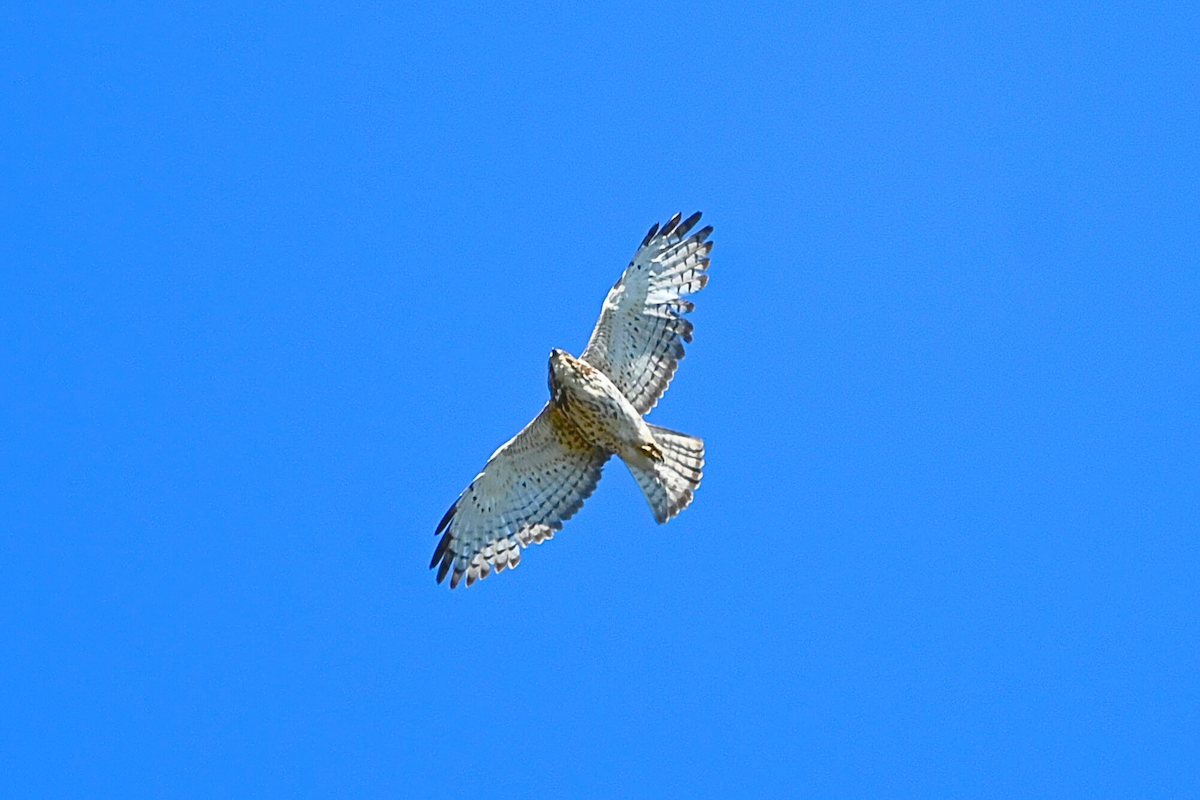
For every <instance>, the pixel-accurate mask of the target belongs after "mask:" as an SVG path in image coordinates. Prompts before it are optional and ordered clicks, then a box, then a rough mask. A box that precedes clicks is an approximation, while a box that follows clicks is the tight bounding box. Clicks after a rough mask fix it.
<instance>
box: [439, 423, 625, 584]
mask: <svg viewBox="0 0 1200 800" xmlns="http://www.w3.org/2000/svg"><path fill="white" fill-rule="evenodd" d="M561 413H562V412H561V411H558V410H557V409H555V408H554V407H553V406H551V405H549V404H547V405H546V407H545V408H543V409H542V413H540V414H538V415H537V416H536V417H535V418H534V420H533V422H530V423H529V424H528V425H526V426H525V429H524V430H522V431H521V432H520V433H518V434H517V435H516V436H514V437H513V438H512V439H511V440H510V441H509V442H508V443H507V444H505V445H504V446H502V447H501V448H500V449H499V450H497V451H496V452H495V454H493V455H492V457H491V458H489V459H488V462H487V464H486V465H484V467H483V472H481V473H479V474H478V475H477V476H476V477H475V480H473V481H471V485H470V486H468V487H467V488H466V489H465V490H464V491H463V493H462V494H461V495H459V497H458V500H456V501H454V505H452V506H450V510H449V511H447V512H446V516H445V517H443V518H442V521H441V524H439V525H438V527H437V531H436V533H438V534H442V540H441V541H440V542H439V543H438V546H437V550H436V551H434V554H433V561H432V562H431V563H430V565H429V568H430V569H433V568H434V567H438V574H437V579H438V583H441V582H442V580H443V579H444V578H445V577H446V573H447V572H450V570H451V569H452V568H453V570H454V574H453V575H452V576H451V578H450V588H454V587H455V586H458V582H459V581H460V580H462V577H463V575H464V574H465V575H466V576H467V586H470V585H471V584H472V583H474V582H475V580H476V579H478V578H486V577H487V576H488V575H489V574H491V571H492V569H493V568H494V569H495V570H496V571H497V572H500V571H502V570H503V569H505V568H506V567H516V566H517V564H518V563H520V561H521V548H522V547H528V546H529V545H530V544H533V543H536V542H541V541H543V540H545V539H549V538H550V537H551V536H553V535H554V532H555V531H556V530H558V529H559V528H561V527H562V524H563V521H564V520H566V519H569V518H570V517H571V515H573V514H574V513H575V512H576V511H578V510H579V509H580V508H582V507H583V501H584V500H586V499H587V498H588V497H589V496H591V494H592V492H593V491H594V490H595V488H596V483H597V482H598V481H599V480H600V469H601V468H602V467H603V466H604V462H606V461H607V460H608V458H609V455H610V453H608V452H607V451H605V450H602V449H600V448H597V447H593V446H591V445H589V444H588V443H587V442H585V441H583V440H582V439H581V438H580V437H579V435H578V434H577V433H575V432H574V429H573V428H572V427H571V426H570V424H569V423H568V422H567V421H566V420H565V419H563V418H562V417H561V416H560V415H561ZM443 531H444V533H443ZM439 565H440V566H439Z"/></svg>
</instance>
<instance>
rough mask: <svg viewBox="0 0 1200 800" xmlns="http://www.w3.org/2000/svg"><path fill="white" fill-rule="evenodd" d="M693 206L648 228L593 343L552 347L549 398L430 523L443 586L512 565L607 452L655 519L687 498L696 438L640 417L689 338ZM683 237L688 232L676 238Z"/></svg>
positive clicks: (698, 451) (696, 259) (696, 263)
mask: <svg viewBox="0 0 1200 800" xmlns="http://www.w3.org/2000/svg"><path fill="white" fill-rule="evenodd" d="M699 219H700V214H699V213H696V214H693V215H692V216H691V217H689V218H688V219H687V220H686V221H684V222H682V223H680V215H678V214H676V215H675V216H674V217H672V218H671V220H670V221H669V222H668V223H667V224H666V225H664V226H663V228H662V230H661V231H660V230H659V229H658V226H657V225H655V226H654V227H653V228H651V229H650V232H649V233H648V234H646V238H645V239H644V240H643V241H642V245H641V247H639V248H638V251H637V252H636V253H635V254H634V257H633V261H631V262H630V264H629V267H628V268H627V269H626V270H625V274H624V275H622V276H621V280H619V281H617V283H616V285H615V286H613V288H612V291H610V292H609V293H608V297H607V298H606V299H605V301H604V308H603V309H602V310H601V313H600V321H599V322H598V323H597V324H596V329H595V331H593V332H592V338H591V341H589V342H588V345H587V348H586V349H584V351H583V354H582V355H581V356H580V357H579V358H578V359H576V358H573V357H572V356H571V355H570V354H568V353H566V352H564V351H562V350H557V349H556V350H554V351H553V352H551V354H550V401H549V402H548V403H547V404H546V407H545V408H543V409H542V413H540V414H538V416H537V417H535V418H534V420H533V422H531V423H529V425H527V426H525V429H524V430H522V431H521V432H520V433H519V434H517V435H516V436H515V437H513V439H512V440H510V441H509V442H508V443H507V444H505V445H504V446H502V447H501V448H500V449H499V450H497V451H496V452H495V453H494V454H493V455H492V457H491V458H490V459H489V460H488V463H487V464H486V465H485V466H484V468H483V472H481V473H480V474H479V475H478V476H477V477H476V478H475V480H474V481H472V482H471V485H470V486H468V487H467V488H466V490H465V491H464V492H463V493H462V494H461V495H460V496H459V498H458V500H457V501H455V503H454V505H452V506H451V507H450V510H449V511H448V512H446V516H445V517H444V518H443V519H442V522H441V524H440V525H438V528H437V533H438V534H442V539H441V541H440V542H439V543H438V547H437V550H436V551H435V552H434V554H433V562H432V563H431V564H430V567H438V576H437V577H438V581H439V582H441V580H442V579H443V578H445V577H446V574H447V573H448V572H450V570H451V569H453V576H452V577H451V579H450V585H451V587H454V586H457V585H458V582H459V581H460V580H461V579H462V577H463V575H466V578H467V585H468V586H470V585H471V584H472V583H474V581H475V580H476V579H477V578H485V577H487V576H488V575H489V574H490V573H491V571H492V570H493V569H495V570H496V571H497V572H499V571H501V570H503V569H505V568H506V567H515V566H516V565H517V564H518V563H519V562H520V559H521V551H520V548H522V547H528V546H529V545H530V544H532V543H535V542H541V541H543V540H545V539H548V538H550V537H551V536H553V535H554V531H556V530H558V529H559V528H561V527H562V523H563V521H564V520H566V519H568V518H570V517H571V515H573V514H574V513H575V512H576V511H578V510H579V508H580V507H581V506H582V505H583V501H584V500H585V499H587V498H588V497H589V496H590V495H591V493H592V491H593V490H595V488H596V483H597V482H598V481H599V480H600V470H601V468H602V467H603V466H604V464H605V463H606V462H607V461H608V459H609V458H610V457H611V456H613V455H614V454H615V455H617V456H620V458H621V459H622V460H623V461H624V462H625V464H626V465H627V466H628V467H629V471H630V472H631V473H632V474H633V477H634V479H635V480H636V481H637V482H638V485H639V486H640V487H641V488H642V491H643V492H644V493H645V495H646V499H647V500H648V501H649V503H650V507H651V510H653V512H654V517H655V519H656V520H658V521H659V522H660V523H662V522H666V521H667V520H668V519H670V518H671V517H673V516H675V515H676V514H678V513H679V512H680V511H681V510H682V509H684V508H685V507H687V505H688V504H689V503H690V502H691V500H692V495H693V492H694V491H695V489H696V487H698V486H699V485H700V478H701V468H702V467H703V466H704V443H703V442H702V441H701V440H699V439H697V438H695V437H693V436H688V435H687V434H682V433H677V432H675V431H671V430H667V429H666V428H660V427H658V426H655V425H651V424H649V423H647V422H646V421H645V420H644V419H643V418H642V417H643V415H644V414H646V413H647V412H648V411H650V409H652V408H653V407H654V405H655V403H657V402H658V399H659V398H660V397H661V396H662V394H663V392H665V391H666V390H667V386H668V384H670V382H671V378H672V377H673V376H674V374H675V369H676V368H677V366H678V360H679V359H680V358H682V357H683V342H684V341H689V342H690V341H691V338H692V337H691V333H692V325H691V323H690V322H688V321H687V320H686V319H684V318H683V317H682V315H683V314H685V313H687V312H689V311H691V310H692V304H691V303H690V302H688V301H687V300H685V299H683V298H684V297H685V296H686V295H688V294H691V293H692V292H695V291H699V290H700V289H702V288H703V287H704V285H705V283H707V281H708V275H707V274H706V273H705V272H704V270H705V269H706V268H707V267H708V253H709V252H710V251H711V250H712V243H711V242H706V241H705V240H706V239H707V237H708V235H709V234H710V233H711V232H712V227H711V226H710V227H707V228H704V229H703V230H701V231H699V232H697V233H695V234H693V235H692V236H690V237H689V236H687V233H688V231H690V230H691V229H692V227H693V226H695V224H696V222H697V221H699ZM685 237H687V238H685Z"/></svg>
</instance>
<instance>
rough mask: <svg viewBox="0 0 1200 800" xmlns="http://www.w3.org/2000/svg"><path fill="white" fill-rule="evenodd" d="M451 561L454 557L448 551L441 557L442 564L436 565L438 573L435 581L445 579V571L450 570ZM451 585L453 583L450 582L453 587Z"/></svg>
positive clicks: (439, 581)
mask: <svg viewBox="0 0 1200 800" xmlns="http://www.w3.org/2000/svg"><path fill="white" fill-rule="evenodd" d="M453 561H454V558H453V557H452V556H451V554H449V553H447V554H446V555H445V556H444V557H443V558H442V565H441V566H440V567H438V574H437V582H438V583H441V582H442V581H444V580H446V573H447V572H449V571H450V564H451V563H453ZM432 568H433V567H432V566H431V567H430V569H432ZM453 585H454V584H453V583H452V584H451V587H453Z"/></svg>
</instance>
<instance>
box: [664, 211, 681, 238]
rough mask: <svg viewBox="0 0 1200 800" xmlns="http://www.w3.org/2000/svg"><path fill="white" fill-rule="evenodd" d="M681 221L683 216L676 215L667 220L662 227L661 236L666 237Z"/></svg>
mask: <svg viewBox="0 0 1200 800" xmlns="http://www.w3.org/2000/svg"><path fill="white" fill-rule="evenodd" d="M681 219H683V214H679V213H677V214H676V215H675V216H673V217H671V218H670V219H669V220H667V224H666V225H663V228H662V235H663V236H666V235H667V234H668V233H671V232H672V231H674V230H675V226H676V225H678V224H679V220H681Z"/></svg>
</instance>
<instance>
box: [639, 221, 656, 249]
mask: <svg viewBox="0 0 1200 800" xmlns="http://www.w3.org/2000/svg"><path fill="white" fill-rule="evenodd" d="M656 233H658V223H657V222H656V223H654V224H653V225H651V226H650V232H649V233H647V234H646V238H645V239H642V247H645V246H646V245H647V244H649V243H650V240H651V239H653V238H654V234H656Z"/></svg>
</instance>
